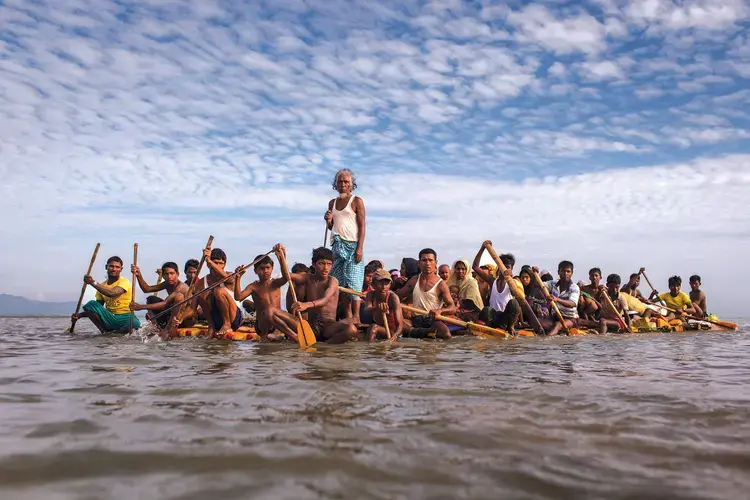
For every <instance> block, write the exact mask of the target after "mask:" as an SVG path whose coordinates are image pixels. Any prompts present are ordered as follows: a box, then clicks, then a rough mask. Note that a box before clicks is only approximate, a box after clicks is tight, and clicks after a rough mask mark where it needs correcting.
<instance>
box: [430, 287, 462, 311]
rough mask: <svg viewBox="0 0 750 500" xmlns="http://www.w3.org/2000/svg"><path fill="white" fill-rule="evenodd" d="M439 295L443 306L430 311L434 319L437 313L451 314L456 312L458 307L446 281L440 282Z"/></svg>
mask: <svg viewBox="0 0 750 500" xmlns="http://www.w3.org/2000/svg"><path fill="white" fill-rule="evenodd" d="M437 296H438V298H439V299H440V300H442V301H443V307H441V308H440V309H435V310H434V311H430V317H431V318H433V319H434V318H435V316H437V315H442V316H449V315H451V314H455V313H456V311H457V310H458V307H456V304H455V302H453V297H451V291H450V289H449V288H448V284H447V283H446V282H445V281H441V282H440V283H438V289H437Z"/></svg>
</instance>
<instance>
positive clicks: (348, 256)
mask: <svg viewBox="0 0 750 500" xmlns="http://www.w3.org/2000/svg"><path fill="white" fill-rule="evenodd" d="M331 250H332V251H333V256H334V259H333V267H332V268H331V275H332V276H334V277H335V278H336V279H337V280H339V285H340V286H343V287H346V288H351V289H352V290H356V291H358V292H361V291H362V282H363V281H364V280H365V260H364V259H362V262H360V263H359V264H357V263H355V262H354V252H355V251H356V250H357V242H356V241H346V240H342V239H341V237H340V236H339V235H338V234H336V235H334V236H333V245H331ZM352 297H355V298H357V299H358V298H359V297H358V296H356V295H352Z"/></svg>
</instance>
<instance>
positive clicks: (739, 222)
mask: <svg viewBox="0 0 750 500" xmlns="http://www.w3.org/2000/svg"><path fill="white" fill-rule="evenodd" d="M748 27H750V1H748V0H632V1H629V2H626V1H620V0H587V1H566V0H548V1H538V2H534V3H529V2H525V1H521V0H518V1H507V2H491V1H476V2H461V1H460V0H434V1H412V0H377V1H373V0H285V1H274V2H268V1H252V2H242V1H239V0H231V1H229V0H227V1H222V0H219V1H216V0H158V1H156V0H152V1H137V2H136V1H128V0H121V1H117V2H110V1H106V0H34V1H31V0H0V28H1V29H0V129H1V133H0V176H1V178H2V182H1V183H0V218H2V220H1V221H0V222H2V227H3V230H2V235H3V237H2V238H0V292H5V293H12V294H16V295H24V296H27V297H30V298H40V299H47V300H71V299H72V300H74V299H75V297H76V295H77V290H79V283H80V276H81V274H82V273H83V271H84V270H85V268H86V265H87V263H88V260H89V258H90V253H91V251H92V249H93V247H94V245H95V243H96V242H97V241H101V242H102V251H101V254H100V260H99V263H98V265H97V268H98V271H97V273H98V276H101V275H102V274H103V266H104V261H105V260H106V257H107V256H109V255H112V254H119V255H121V256H122V257H124V258H125V260H126V262H127V263H129V262H130V260H131V255H132V244H133V242H135V241H137V242H138V243H139V244H140V262H141V263H142V267H144V268H145V269H149V270H151V269H156V267H157V266H158V265H159V264H160V263H161V262H162V261H164V260H176V261H179V262H180V263H182V262H184V260H185V259H187V258H189V257H197V256H199V252H200V249H201V247H202V245H204V243H205V240H206V239H207V237H208V235H209V234H213V235H214V236H215V237H216V240H215V246H219V247H222V248H224V249H225V250H226V251H227V252H228V254H229V260H230V262H229V263H230V266H231V267H234V266H236V265H239V264H241V263H246V262H249V261H250V260H252V258H253V256H254V255H256V254H258V253H262V252H265V251H267V250H268V249H270V247H271V246H272V244H273V243H275V242H277V241H282V242H284V243H286V244H287V246H288V247H289V251H290V257H291V260H293V261H295V260H308V259H309V252H310V249H311V248H312V247H313V246H317V245H320V244H321V243H322V239H323V231H324V224H323V220H322V215H323V212H324V210H325V207H326V202H327V200H328V199H330V197H331V196H332V195H333V194H334V192H333V190H332V189H331V186H330V182H331V180H332V176H333V173H334V172H335V171H336V170H337V169H339V168H343V167H348V168H351V169H353V170H354V171H355V172H356V174H357V181H358V183H359V185H360V187H359V190H358V191H357V193H358V194H359V195H361V196H362V197H363V199H364V200H365V204H366V206H367V209H368V224H369V227H368V238H367V243H366V248H365V254H366V255H365V257H366V259H368V260H369V259H372V258H380V259H381V260H384V261H385V262H386V264H387V265H388V266H389V267H397V266H398V262H399V261H400V259H401V258H402V257H404V256H416V253H417V251H418V250H419V249H420V248H422V247H424V246H432V247H434V248H436V249H437V250H438V253H439V260H441V261H446V262H447V261H452V260H454V259H455V258H458V257H467V258H471V257H472V256H473V254H474V252H475V251H476V248H478V246H479V245H480V244H481V242H482V241H483V240H484V239H487V238H489V239H492V240H493V241H494V243H495V246H496V248H497V249H498V251H513V252H514V253H515V254H516V255H517V257H518V260H519V263H534V264H538V265H539V266H540V267H550V268H554V267H556V263H557V261H559V260H560V259H563V258H566V259H571V260H573V261H574V263H575V264H576V277H577V278H584V277H585V276H586V274H587V273H586V272H587V270H588V268H589V267H592V266H594V265H598V266H600V267H602V268H603V270H604V272H605V274H607V273H609V272H618V273H620V274H622V275H627V274H629V273H630V272H634V271H636V270H637V269H638V267H640V266H642V265H643V266H646V268H647V269H648V270H649V271H650V276H651V278H652V280H653V281H655V282H658V283H659V284H660V286H661V287H662V288H666V287H665V284H664V281H665V279H666V277H667V276H669V275H670V274H675V273H676V274H681V275H682V276H683V278H684V279H685V280H686V279H687V277H688V276H689V275H690V274H693V273H699V274H701V275H702V276H703V281H704V285H705V289H706V291H707V293H708V294H709V304H710V306H711V309H713V310H715V311H717V312H719V313H720V314H724V315H741V314H742V313H743V312H746V311H747V309H748V308H747V306H746V305H745V303H746V300H747V299H746V296H747V294H746V286H745V284H746V283H747V282H748V281H749V280H750V271H748V266H747V264H746V258H747V255H750V223H748V220H750V208H749V207H750V203H748V197H750V120H749V119H748V114H747V110H748V105H749V104H750V87H749V85H748V84H749V83H750V30H749V29H748ZM149 272H151V271H149ZM154 276H155V275H154ZM644 288H645V287H644Z"/></svg>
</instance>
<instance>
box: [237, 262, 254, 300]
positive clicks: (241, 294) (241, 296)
mask: <svg viewBox="0 0 750 500" xmlns="http://www.w3.org/2000/svg"><path fill="white" fill-rule="evenodd" d="M241 269H242V266H240V267H238V268H237V270H236V271H235V272H236V273H239V274H237V275H236V276H235V278H234V300H236V301H238V302H242V301H243V300H245V299H246V298H248V297H249V296H250V294H251V293H253V292H254V291H255V283H250V284H249V285H247V286H246V287H245V289H244V290H241V288H242V285H241V284H240V282H241V281H242V279H241V277H242V275H243V274H245V271H244V270H242V271H240V270H241Z"/></svg>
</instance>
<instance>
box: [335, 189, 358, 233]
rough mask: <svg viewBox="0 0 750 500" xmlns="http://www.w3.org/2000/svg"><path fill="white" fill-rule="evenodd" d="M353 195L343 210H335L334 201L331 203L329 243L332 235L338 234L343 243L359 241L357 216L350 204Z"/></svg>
mask: <svg viewBox="0 0 750 500" xmlns="http://www.w3.org/2000/svg"><path fill="white" fill-rule="evenodd" d="M353 201H354V195H352V196H351V198H349V203H347V204H346V206H345V207H344V209H343V210H336V200H334V202H333V210H332V211H331V213H332V214H333V231H331V241H333V235H334V234H338V235H339V236H340V237H341V239H342V240H345V241H359V228H358V227H357V214H355V213H354V209H353V208H352V202H353Z"/></svg>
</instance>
